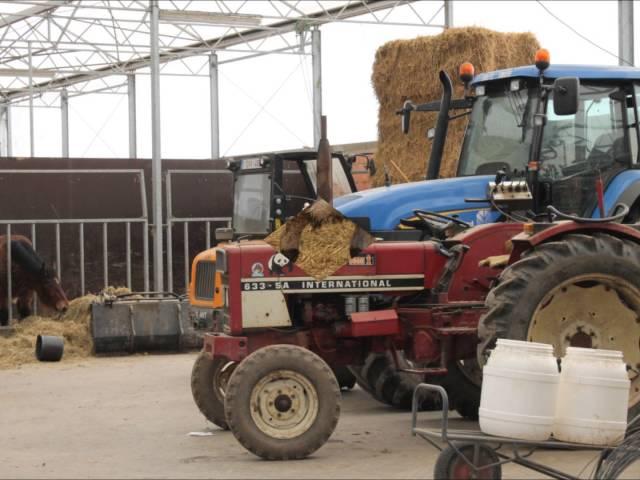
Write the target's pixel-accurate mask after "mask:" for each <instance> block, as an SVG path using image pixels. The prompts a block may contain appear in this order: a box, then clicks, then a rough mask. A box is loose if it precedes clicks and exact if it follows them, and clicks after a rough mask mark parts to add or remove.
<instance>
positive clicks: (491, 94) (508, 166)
mask: <svg viewBox="0 0 640 480" xmlns="http://www.w3.org/2000/svg"><path fill="white" fill-rule="evenodd" d="M505 87H506V88H507V91H505V90H504V89H503V88H501V89H500V90H494V91H488V92H487V94H486V95H482V96H479V97H477V98H476V101H475V102H474V105H473V110H472V111H471V115H470V117H469V124H468V126H467V131H466V133H465V138H464V143H463V146H462V152H461V154H460V164H459V172H458V175H460V176H466V175H491V174H494V173H496V172H497V171H498V170H499V169H504V170H506V171H507V172H513V171H514V170H516V171H518V172H522V171H524V168H525V167H526V165H527V161H528V160H529V149H530V146H531V137H532V131H533V122H532V116H533V111H534V109H535V100H536V96H537V94H536V90H534V89H523V90H517V91H509V90H508V87H509V86H508V85H505Z"/></svg>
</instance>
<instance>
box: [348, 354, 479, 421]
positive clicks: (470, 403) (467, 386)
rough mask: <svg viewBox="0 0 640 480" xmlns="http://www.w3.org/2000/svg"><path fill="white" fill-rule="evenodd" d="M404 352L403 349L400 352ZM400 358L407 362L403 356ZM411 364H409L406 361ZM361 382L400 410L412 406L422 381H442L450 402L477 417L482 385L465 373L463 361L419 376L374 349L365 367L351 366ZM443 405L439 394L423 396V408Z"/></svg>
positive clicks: (465, 414)
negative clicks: (400, 368) (401, 369)
mask: <svg viewBox="0 0 640 480" xmlns="http://www.w3.org/2000/svg"><path fill="white" fill-rule="evenodd" d="M399 354H400V355H401V352H399ZM400 361H402V362H406V361H405V360H404V359H403V357H402V356H401V357H400ZM407 366H408V364H407ZM350 368H351V371H352V372H354V374H355V376H356V379H357V381H358V385H359V386H360V387H361V388H362V389H363V390H365V391H367V392H368V393H369V394H370V395H371V396H372V397H373V398H375V399H376V400H378V401H379V402H381V403H384V404H385V405H390V406H392V407H394V408H397V409H399V410H411V402H412V398H413V391H414V390H415V388H416V386H417V385H418V384H419V383H420V382H421V381H422V382H427V383H434V384H437V385H442V386H443V387H444V388H445V390H447V395H448V397H449V404H450V406H451V408H455V409H456V410H457V412H458V413H459V414H460V415H461V416H463V417H465V418H468V419H470V420H476V419H477V418H478V408H479V406H480V389H479V387H478V386H477V384H474V383H473V382H472V381H471V380H470V379H469V378H468V376H467V375H466V374H465V373H463V371H462V370H461V368H460V365H459V364H458V363H456V362H453V363H451V364H450V365H449V372H448V373H447V374H446V375H443V376H441V375H438V376H433V377H428V378H424V379H423V378H420V376H419V375H412V374H409V373H404V372H399V371H398V370H397V369H396V367H395V363H394V361H393V359H392V358H391V355H390V354H380V353H372V354H370V355H369V357H368V358H367V360H366V362H365V364H364V366H363V367H361V368H358V367H353V366H352V367H350ZM440 408H442V402H441V399H440V396H439V395H437V394H431V395H427V396H425V397H424V400H423V401H422V403H421V404H420V409H421V410H427V411H428V410H438V409H440Z"/></svg>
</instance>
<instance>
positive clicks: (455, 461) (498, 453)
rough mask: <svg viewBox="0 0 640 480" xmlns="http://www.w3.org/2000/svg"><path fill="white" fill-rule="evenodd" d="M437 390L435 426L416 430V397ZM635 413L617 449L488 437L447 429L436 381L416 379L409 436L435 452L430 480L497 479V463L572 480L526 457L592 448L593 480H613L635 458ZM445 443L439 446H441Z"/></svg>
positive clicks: (638, 455)
mask: <svg viewBox="0 0 640 480" xmlns="http://www.w3.org/2000/svg"><path fill="white" fill-rule="evenodd" d="M433 392H436V393H438V394H439V395H440V397H441V399H442V419H441V422H440V428H439V429H427V428H419V427H418V426H417V422H418V410H419V406H420V404H421V398H422V397H423V395H426V394H427V393H430V394H431V393H433ZM638 427H640V415H639V416H637V417H635V418H634V419H633V420H632V421H631V422H630V423H629V425H628V426H627V437H626V438H625V440H624V441H623V442H622V443H621V444H620V445H618V446H617V447H606V446H595V445H584V444H578V443H569V442H562V441H559V440H553V439H551V440H544V441H531V440H520V439H516V438H508V437H497V436H493V435H487V434H486V433H482V432H481V431H480V430H471V429H460V430H453V429H450V428H449V398H448V396H447V392H446V391H445V389H444V388H442V387H441V386H439V385H430V384H427V383H421V384H420V385H418V386H417V387H416V389H415V391H414V393H413V403H412V409H411V434H412V435H413V436H419V437H421V438H423V439H424V440H426V441H427V442H429V443H430V444H431V445H433V446H434V447H435V448H437V449H438V450H440V455H439V456H438V459H437V460H436V464H435V467H434V471H433V478H434V479H435V480H449V479H474V478H476V479H500V478H502V466H503V465H505V464H507V463H515V464H518V465H521V466H523V467H525V468H527V469H530V470H533V471H536V472H538V473H542V474H543V475H546V476H548V477H551V478H556V479H562V480H574V479H577V478H578V477H575V476H572V475H570V474H568V473H565V472H562V471H560V470H557V469H555V468H552V467H550V466H548V465H545V464H543V463H540V462H538V461H535V460H533V459H532V458H531V456H532V455H533V454H534V453H535V452H536V451H537V450H539V449H560V450H593V451H597V452H599V455H598V461H597V463H596V465H595V468H594V470H593V477H592V478H595V479H604V478H617V477H618V475H619V474H620V473H622V471H624V470H625V469H626V468H627V467H628V466H629V465H630V464H632V463H633V462H635V461H637V460H640V430H638V431H635V430H637V429H638ZM443 443H444V447H443V446H442V444H443Z"/></svg>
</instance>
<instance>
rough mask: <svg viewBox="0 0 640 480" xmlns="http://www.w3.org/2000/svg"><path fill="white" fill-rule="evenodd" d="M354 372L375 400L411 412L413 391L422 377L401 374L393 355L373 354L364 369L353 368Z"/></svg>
mask: <svg viewBox="0 0 640 480" xmlns="http://www.w3.org/2000/svg"><path fill="white" fill-rule="evenodd" d="M354 370H355V372H354V373H356V379H358V385H360V387H361V388H362V389H363V390H366V391H367V392H368V393H369V394H370V395H371V396H372V397H373V398H375V399H376V400H378V401H379V402H381V403H384V404H386V405H390V406H392V407H394V408H397V409H400V410H411V399H412V396H413V391H414V390H415V388H416V386H417V385H418V384H419V383H420V377H419V376H417V375H411V374H409V373H404V372H399V371H398V370H397V369H396V367H395V363H394V361H393V359H392V358H391V354H388V353H372V354H370V355H369V356H368V357H367V359H366V361H365V363H364V365H363V366H362V368H360V369H357V370H356V367H352V371H354ZM427 403H428V402H427Z"/></svg>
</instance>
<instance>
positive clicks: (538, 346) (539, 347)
mask: <svg viewBox="0 0 640 480" xmlns="http://www.w3.org/2000/svg"><path fill="white" fill-rule="evenodd" d="M497 346H498V347H508V348H518V349H525V350H529V351H538V352H544V353H548V352H553V346H552V345H550V344H548V343H536V342H527V341H525V340H511V339H508V338H499V339H498V341H497Z"/></svg>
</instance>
